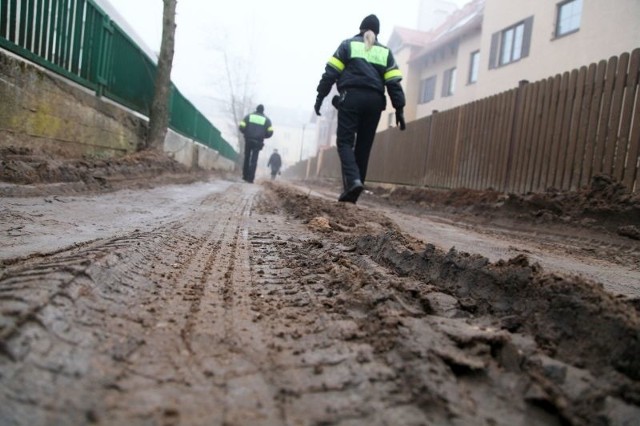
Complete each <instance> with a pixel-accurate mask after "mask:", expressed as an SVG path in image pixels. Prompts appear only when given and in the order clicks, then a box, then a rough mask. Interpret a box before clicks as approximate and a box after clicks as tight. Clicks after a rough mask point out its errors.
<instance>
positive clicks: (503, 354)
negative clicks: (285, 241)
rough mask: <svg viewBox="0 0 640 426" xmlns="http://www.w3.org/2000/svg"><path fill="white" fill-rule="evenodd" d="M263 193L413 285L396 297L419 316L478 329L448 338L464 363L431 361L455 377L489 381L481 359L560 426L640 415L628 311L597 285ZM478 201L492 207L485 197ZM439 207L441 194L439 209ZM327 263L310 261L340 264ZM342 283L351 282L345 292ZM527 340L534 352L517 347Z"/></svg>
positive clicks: (368, 216)
mask: <svg viewBox="0 0 640 426" xmlns="http://www.w3.org/2000/svg"><path fill="white" fill-rule="evenodd" d="M268 186H269V187H270V188H271V190H272V191H274V192H275V193H276V194H277V197H278V198H279V199H280V200H281V202H282V206H283V207H284V208H285V210H286V211H287V212H288V213H289V214H291V215H293V216H294V217H296V218H299V219H302V220H305V221H307V223H308V224H309V226H310V227H311V228H313V227H314V224H316V223H317V222H319V220H318V218H321V217H324V218H326V219H327V220H328V223H329V226H330V228H331V229H330V231H327V230H326V228H324V229H323V231H322V232H323V235H325V236H326V237H327V238H332V239H335V240H336V241H338V242H339V243H340V244H341V245H343V246H344V247H346V249H345V250H347V251H350V250H352V251H354V252H356V253H358V254H361V255H364V256H368V257H370V258H371V259H372V260H373V261H375V262H376V263H378V264H379V265H381V266H383V267H384V268H389V269H391V270H393V271H395V273H396V274H397V275H398V276H399V277H409V278H412V279H414V280H416V282H418V283H421V285H418V286H414V285H406V284H398V286H396V288H395V290H396V291H398V292H399V294H401V295H403V297H404V298H406V300H414V301H415V300H418V301H419V304H420V306H422V308H423V309H424V311H425V312H426V314H427V315H430V314H439V315H442V312H443V304H444V305H445V306H447V308H446V309H444V310H445V311H449V313H450V314H451V315H453V316H454V317H463V318H468V321H469V324H472V325H473V324H475V326H474V327H478V326H479V325H480V324H483V325H482V326H480V327H481V328H480V329H479V330H484V331H485V332H486V333H487V334H486V335H484V337H482V338H481V337H479V336H475V337H469V338H468V339H466V338H465V337H464V336H460V335H457V336H456V337H455V339H456V341H457V343H458V347H459V349H460V350H461V351H463V352H465V355H463V354H461V353H451V352H447V353H442V354H440V355H441V358H442V359H443V360H444V361H445V362H446V363H447V364H449V366H450V367H451V368H452V369H453V371H454V372H455V374H456V375H458V376H467V375H472V376H474V375H477V374H479V372H482V371H484V374H488V372H487V371H486V370H485V369H484V367H483V366H486V365H487V364H486V363H484V362H483V361H481V359H482V358H483V357H489V358H490V359H493V360H494V361H495V362H496V363H497V365H499V366H500V368H504V369H506V370H508V371H512V372H514V373H515V372H517V373H522V374H524V375H525V376H527V377H528V378H529V379H530V380H531V382H532V383H533V385H532V386H533V387H530V388H529V389H528V390H526V391H524V392H525V395H521V396H522V397H523V399H525V400H529V402H532V403H534V404H536V405H538V406H541V407H545V409H546V410H547V411H549V412H553V413H556V414H557V415H559V416H560V417H561V418H562V419H563V420H564V421H566V422H567V423H569V424H611V422H613V423H615V422H616V420H615V419H614V418H612V417H610V415H611V412H612V411H611V410H613V411H616V410H617V409H619V408H620V407H626V408H625V410H626V409H628V410H631V411H630V412H636V413H638V412H640V410H638V408H637V407H638V406H640V362H639V361H638V357H637V356H636V354H638V353H640V319H639V317H638V312H637V311H636V309H635V307H634V304H635V303H636V301H629V300H625V299H624V298H616V297H613V296H611V295H610V294H608V293H607V292H605V291H604V290H603V288H602V286H601V285H599V284H597V283H592V282H588V281H585V280H583V279H581V278H578V277H567V276H561V275H553V274H547V273H545V271H544V270H542V268H540V266H539V265H537V264H530V262H529V260H528V259H527V257H525V256H518V257H515V258H513V259H510V260H506V261H500V262H496V263H491V262H489V261H488V259H486V258H484V257H481V256H478V255H472V254H468V253H459V252H457V251H456V250H454V249H452V250H450V251H449V252H443V251H441V250H438V249H436V248H435V247H434V246H432V245H428V244H427V245H426V246H425V245H424V244H423V243H421V242H419V241H415V240H413V239H412V238H411V237H409V236H406V235H403V234H401V233H400V232H399V231H398V229H397V227H395V225H393V223H390V221H389V220H388V219H386V218H385V217H384V216H382V215H378V214H376V213H373V214H372V212H371V211H369V210H365V209H361V208H359V207H356V206H352V205H343V204H340V203H335V202H328V201H325V200H322V199H319V198H311V197H307V196H305V195H304V194H301V193H299V192H296V191H294V190H291V189H290V188H287V187H284V186H278V185H273V184H269V185H268ZM594 191H595V189H594ZM464 194H466V195H470V193H469V192H464ZM414 195H415V194H414ZM429 195H431V194H429ZM407 196H408V195H407ZM478 196H479V197H480V196H482V197H485V198H484V199H486V200H489V201H494V200H495V199H494V198H493V195H490V194H486V193H485V194H478ZM446 197H447V196H446V195H445V194H443V198H442V200H446ZM470 198H472V197H470ZM602 198H605V196H604V195H603V197H602ZM442 200H441V201H442ZM458 200H459V198H458ZM608 205H610V203H609V204H608ZM583 210H584V209H583ZM310 249H311V248H310ZM329 257H330V258H324V259H319V260H318V261H319V262H336V261H338V262H341V261H340V260H339V259H338V260H336V258H335V256H329ZM352 278H353V277H352ZM349 281H353V280H351V279H350V280H347V281H345V282H349ZM380 297H381V296H380ZM357 302H358V303H362V300H358V301H357ZM400 322H401V323H403V322H404V320H400ZM491 330H493V331H491ZM479 332H480V331H479ZM496 332H499V333H505V334H495V333H496ZM489 335H491V336H493V337H490V336H489ZM528 338H530V339H531V340H532V341H533V342H535V344H534V345H533V346H531V345H527V344H523V343H522V342H523V339H524V340H527V339H528ZM481 342H482V343H481ZM381 345H382V344H381ZM387 345H388V346H391V347H392V346H393V342H387ZM382 346H384V345H382ZM482 348H484V349H482ZM380 350H390V349H389V348H388V347H387V348H386V349H384V348H381V349H380ZM474 351H476V352H474ZM478 351H480V352H478ZM469 353H471V354H473V353H476V355H478V354H479V353H483V354H484V355H482V356H480V357H478V356H472V355H469ZM407 356H408V355H407ZM405 361H406V360H405ZM485 361H486V360H485ZM482 374H483V373H481V374H480V375H481V376H482ZM514 392H515V391H514ZM612 407H617V408H616V409H614V408H612ZM633 407H635V408H633ZM623 411H624V410H623Z"/></svg>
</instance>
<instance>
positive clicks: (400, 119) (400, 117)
mask: <svg viewBox="0 0 640 426" xmlns="http://www.w3.org/2000/svg"><path fill="white" fill-rule="evenodd" d="M396 126H398V127H400V130H404V129H406V128H407V125H406V124H405V122H404V111H403V110H401V109H397V110H396Z"/></svg>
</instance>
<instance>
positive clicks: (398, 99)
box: [314, 15, 405, 203]
mask: <svg viewBox="0 0 640 426" xmlns="http://www.w3.org/2000/svg"><path fill="white" fill-rule="evenodd" d="M379 32H380V21H379V20H378V18H377V17H376V16H375V15H369V16H367V17H366V18H364V20H363V21H362V23H361V24H360V32H359V33H358V34H356V35H355V36H354V37H352V38H350V39H347V40H344V41H343V42H342V43H341V44H340V46H339V47H338V49H337V50H336V52H335V53H334V54H333V57H331V59H329V61H328V62H327V65H326V67H325V71H324V74H323V75H322V78H321V79H320V83H319V84H318V89H317V90H318V96H317V98H316V103H315V105H314V110H315V112H316V114H317V115H320V108H321V106H322V100H323V99H324V98H325V97H326V96H327V95H328V94H329V91H330V90H331V87H332V86H333V84H334V83H336V85H337V88H338V92H339V93H340V95H339V100H338V102H337V103H336V104H335V105H336V106H337V108H338V130H337V135H336V136H337V146H338V155H339V157H340V163H341V166H342V181H343V186H344V191H343V192H342V194H341V195H340V197H339V198H338V201H345V202H350V203H355V202H356V201H358V197H359V196H360V193H361V192H362V191H363V189H364V186H363V184H364V180H365V177H366V175H367V165H368V163H369V154H370V152H371V148H372V146H373V139H374V137H375V134H376V128H377V127H378V122H379V121H380V115H381V114H382V111H383V110H384V109H385V108H386V97H385V88H386V90H387V92H388V94H389V97H390V98H391V104H392V105H393V107H394V108H395V110H396V124H397V125H398V126H399V127H400V130H404V129H405V122H404V113H403V109H404V106H405V97H404V91H403V90H402V86H401V85H400V80H402V73H401V72H400V70H399V69H398V66H397V65H396V61H395V59H394V57H393V54H392V53H391V51H390V50H389V49H388V48H387V47H386V46H383V45H382V44H380V43H379V42H378V40H377V36H378V33H379Z"/></svg>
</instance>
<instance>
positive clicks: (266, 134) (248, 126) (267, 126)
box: [239, 111, 273, 142]
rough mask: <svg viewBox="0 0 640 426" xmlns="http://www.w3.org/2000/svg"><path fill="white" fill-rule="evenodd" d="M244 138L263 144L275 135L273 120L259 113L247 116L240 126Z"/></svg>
mask: <svg viewBox="0 0 640 426" xmlns="http://www.w3.org/2000/svg"><path fill="white" fill-rule="evenodd" d="M239 128H240V131H241V132H242V134H243V135H244V138H245V139H247V140H251V141H256V142H262V141H263V140H264V139H269V138H270V137H271V136H272V135H273V127H272V126H271V120H269V117H267V116H266V115H264V114H262V113H259V112H258V111H255V112H252V113H251V114H247V116H246V117H244V118H243V119H242V121H241V122H240V125H239Z"/></svg>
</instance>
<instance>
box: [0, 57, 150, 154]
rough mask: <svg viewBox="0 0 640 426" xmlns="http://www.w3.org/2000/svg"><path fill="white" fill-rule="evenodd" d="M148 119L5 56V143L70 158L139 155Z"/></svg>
mask: <svg viewBox="0 0 640 426" xmlns="http://www.w3.org/2000/svg"><path fill="white" fill-rule="evenodd" d="M146 127H147V126H146V123H145V121H144V120H143V119H142V118H138V117H136V116H134V115H131V114H129V113H128V112H126V111H125V110H123V109H121V108H119V107H117V106H115V105H112V104H110V103H108V102H104V101H102V100H101V99H100V98H97V97H96V96H95V95H94V94H93V93H91V92H90V91H88V90H86V89H84V88H82V87H79V86H74V85H73V84H70V83H67V82H65V81H63V80H62V79H60V78H57V77H55V76H52V75H50V74H49V73H48V72H45V71H44V70H42V69H40V68H39V67H37V66H35V65H32V64H30V63H28V62H25V61H23V60H21V59H19V58H17V57H14V56H13V55H11V54H8V53H6V52H4V51H0V144H2V145H3V146H7V145H13V146H21V147H29V148H32V149H34V150H41V149H42V148H43V146H42V145H43V144H45V143H46V150H47V151H49V152H54V153H57V154H61V155H65V156H80V155H87V154H89V155H95V156H99V157H106V158H109V157H113V156H117V155H122V154H125V153H128V152H133V151H135V150H136V149H137V147H138V146H140V144H141V141H142V140H143V138H144V135H145V133H146Z"/></svg>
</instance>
